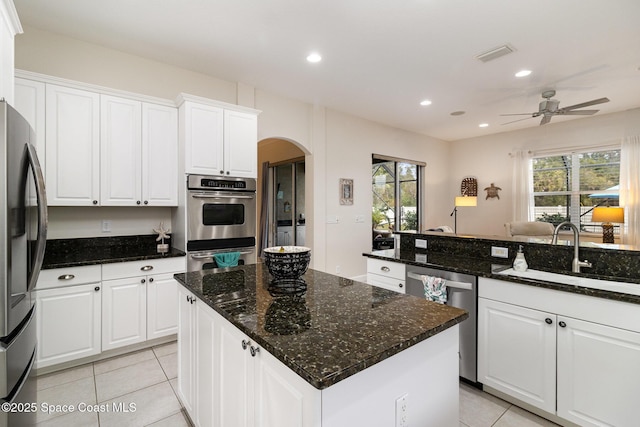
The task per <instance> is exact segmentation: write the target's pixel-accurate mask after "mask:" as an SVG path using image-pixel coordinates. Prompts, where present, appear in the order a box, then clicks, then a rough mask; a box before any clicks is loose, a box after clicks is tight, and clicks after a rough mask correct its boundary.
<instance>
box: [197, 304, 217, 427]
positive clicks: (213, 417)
mask: <svg viewBox="0 0 640 427" xmlns="http://www.w3.org/2000/svg"><path fill="white" fill-rule="evenodd" d="M195 318H196V320H195V322H196V323H195V324H196V334H195V365H196V380H195V382H196V387H195V390H196V393H195V398H196V404H195V407H196V415H195V423H196V425H200V426H203V427H204V426H220V425H224V424H220V422H219V421H218V413H219V407H220V406H219V402H218V396H219V393H218V375H219V373H220V370H219V363H220V362H219V361H220V353H219V350H218V337H219V334H220V320H219V319H221V317H220V316H219V315H217V314H216V313H215V312H214V311H213V309H212V308H211V307H209V306H207V305H206V304H204V303H203V302H202V301H197V302H196V304H195Z"/></svg>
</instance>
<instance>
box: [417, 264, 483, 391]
mask: <svg viewBox="0 0 640 427" xmlns="http://www.w3.org/2000/svg"><path fill="white" fill-rule="evenodd" d="M406 271H407V273H406V275H407V277H406V292H407V294H409V295H414V296H417V297H421V298H425V296H424V285H423V284H422V277H421V276H423V275H424V276H435V277H440V278H442V279H444V280H446V286H447V305H450V306H452V307H458V308H461V309H463V310H466V311H468V312H469V318H468V319H466V320H464V321H463V322H462V323H460V353H459V354H460V377H462V378H463V379H465V380H467V381H468V382H470V383H472V384H474V385H477V381H478V376H477V371H478V370H477V357H476V355H477V348H478V336H477V328H476V324H477V319H478V313H477V312H478V279H477V277H476V276H472V275H470V274H462V273H455V272H452V271H445V270H438V269H434V268H427V267H418V266H415V265H407V270H406Z"/></svg>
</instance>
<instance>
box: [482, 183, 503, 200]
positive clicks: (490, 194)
mask: <svg viewBox="0 0 640 427" xmlns="http://www.w3.org/2000/svg"><path fill="white" fill-rule="evenodd" d="M500 190H502V188H500V187H496V186H495V185H493V182H492V183H491V185H490V186H489V187H485V189H484V191H486V192H487V197H485V198H484V199H485V200H487V199H489V198H494V197H497V198H498V200H500V195H499V194H498V191H500Z"/></svg>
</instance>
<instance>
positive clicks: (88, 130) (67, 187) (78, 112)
mask: <svg viewBox="0 0 640 427" xmlns="http://www.w3.org/2000/svg"><path fill="white" fill-rule="evenodd" d="M46 164H47V166H46V182H47V201H48V204H49V205H50V206H91V205H98V204H99V199H100V95H99V94H97V93H94V92H89V91H86V90H80V89H74V88H69V87H64V86H57V85H52V84H47V85H46Z"/></svg>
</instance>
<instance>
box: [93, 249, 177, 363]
mask: <svg viewBox="0 0 640 427" xmlns="http://www.w3.org/2000/svg"><path fill="white" fill-rule="evenodd" d="M183 269H184V260H183V259H182V258H168V259H163V260H148V261H134V262H126V263H116V264H105V265H103V267H102V279H103V281H102V284H103V288H104V295H103V297H102V350H103V351H104V350H110V349H113V348H118V347H122V346H125V345H130V344H135V343H139V342H143V341H146V340H149V339H153V338H159V337H162V336H166V335H170V334H175V333H176V332H177V331H178V314H177V313H178V302H177V299H176V298H175V297H176V296H177V287H178V283H177V282H176V281H175V279H173V274H174V273H178V272H180V271H183ZM152 272H156V274H150V273H152ZM140 273H147V274H142V275H141V274H140ZM122 277H124V278H122ZM107 279H109V280H107Z"/></svg>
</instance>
